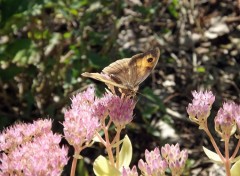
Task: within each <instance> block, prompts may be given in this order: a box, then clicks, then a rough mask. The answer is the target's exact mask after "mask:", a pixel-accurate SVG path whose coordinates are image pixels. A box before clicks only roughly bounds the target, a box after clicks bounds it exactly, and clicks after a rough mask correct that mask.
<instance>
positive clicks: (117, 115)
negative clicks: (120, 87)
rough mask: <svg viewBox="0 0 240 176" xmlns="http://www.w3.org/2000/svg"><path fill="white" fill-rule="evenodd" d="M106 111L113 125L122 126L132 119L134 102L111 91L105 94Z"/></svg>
mask: <svg viewBox="0 0 240 176" xmlns="http://www.w3.org/2000/svg"><path fill="white" fill-rule="evenodd" d="M106 97H107V98H108V111H109V116H110V118H111V119H112V121H113V123H114V124H115V126H121V127H124V126H125V125H127V124H128V123H130V122H131V121H132V119H133V109H134V108H135V105H136V102H135V101H134V100H133V99H130V98H120V97H119V96H117V95H113V94H111V93H109V94H107V95H106Z"/></svg>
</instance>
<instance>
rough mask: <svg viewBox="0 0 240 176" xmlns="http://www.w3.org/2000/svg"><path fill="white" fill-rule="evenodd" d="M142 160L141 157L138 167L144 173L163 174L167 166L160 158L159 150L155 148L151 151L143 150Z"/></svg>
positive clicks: (150, 175) (151, 174) (151, 175)
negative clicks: (143, 158) (143, 156)
mask: <svg viewBox="0 0 240 176" xmlns="http://www.w3.org/2000/svg"><path fill="white" fill-rule="evenodd" d="M145 159H146V162H144V161H143V160H142V159H140V160H139V162H138V167H139V169H140V170H141V171H142V172H143V173H144V175H149V176H154V175H164V174H165V171H166V169H167V167H168V165H167V162H166V161H165V160H164V159H162V157H161V154H160V151H159V149H158V148H155V149H154V150H153V151H151V152H149V151H148V150H146V151H145Z"/></svg>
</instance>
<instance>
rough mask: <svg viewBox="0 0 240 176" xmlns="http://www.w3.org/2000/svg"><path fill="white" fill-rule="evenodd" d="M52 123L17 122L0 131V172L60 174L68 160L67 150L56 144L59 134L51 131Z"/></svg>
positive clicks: (44, 121)
mask: <svg viewBox="0 0 240 176" xmlns="http://www.w3.org/2000/svg"><path fill="white" fill-rule="evenodd" d="M51 123H52V122H51V120H38V121H35V122H34V123H33V124H17V125H14V126H13V127H10V128H8V129H7V130H5V131H4V132H3V133H2V134H1V136H0V137H1V150H2V154H1V156H0V161H1V164H0V175H25V176H32V175H39V176H43V175H61V172H62V170H63V167H64V166H65V165H66V164H67V162H68V158H67V153H68V149H67V148H65V147H62V148H61V147H60V146H59V143H60V141H61V135H58V134H53V133H52V131H51V130H50V129H51ZM23 127H25V128H23ZM41 129H42V131H41ZM10 136H11V138H12V139H10V138H9V137H10ZM16 138H17V141H16V142H15V143H14V142H13V140H15V139H16ZM2 142H5V143H6V145H2ZM9 144H12V146H11V147H10V145H9Z"/></svg>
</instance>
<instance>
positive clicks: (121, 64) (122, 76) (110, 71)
mask: <svg viewBox="0 0 240 176" xmlns="http://www.w3.org/2000/svg"><path fill="white" fill-rule="evenodd" d="M130 59H131V58H126V59H121V60H117V61H115V62H113V63H112V64H110V65H109V66H107V67H105V68H104V69H103V70H102V72H103V73H104V74H107V75H109V76H110V78H111V79H113V80H114V81H115V82H117V83H118V84H122V85H123V86H126V87H128V86H129V83H130V81H131V75H130V70H131V69H129V62H130Z"/></svg>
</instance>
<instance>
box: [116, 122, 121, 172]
mask: <svg viewBox="0 0 240 176" xmlns="http://www.w3.org/2000/svg"><path fill="white" fill-rule="evenodd" d="M121 131H122V127H119V126H118V127H117V134H116V143H118V142H119V140H120V133H121ZM119 145H120V144H118V145H117V147H116V167H117V169H119Z"/></svg>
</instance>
